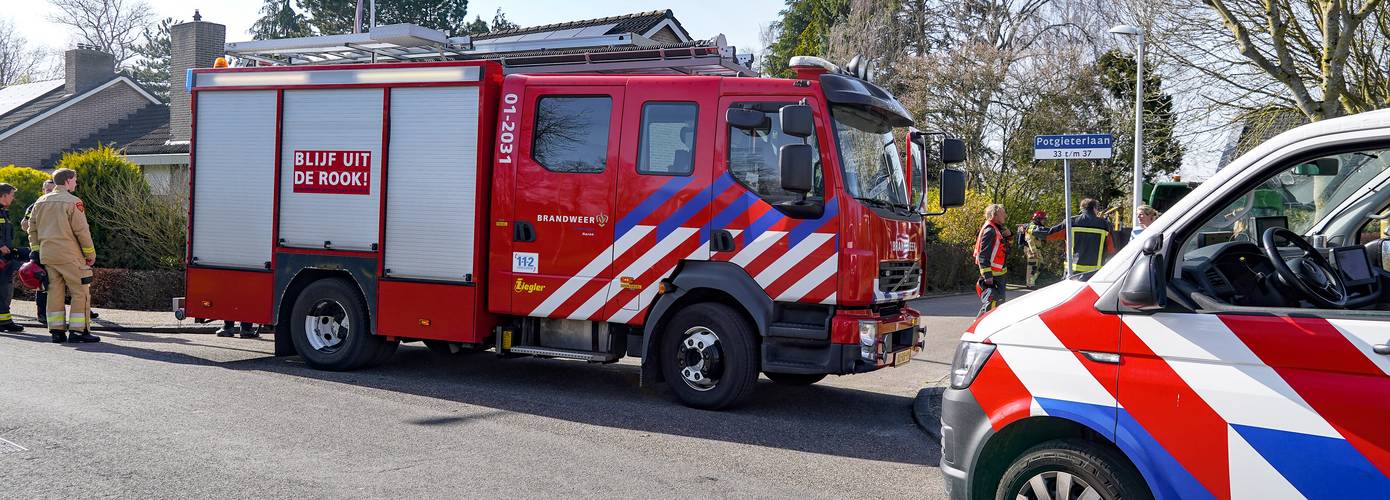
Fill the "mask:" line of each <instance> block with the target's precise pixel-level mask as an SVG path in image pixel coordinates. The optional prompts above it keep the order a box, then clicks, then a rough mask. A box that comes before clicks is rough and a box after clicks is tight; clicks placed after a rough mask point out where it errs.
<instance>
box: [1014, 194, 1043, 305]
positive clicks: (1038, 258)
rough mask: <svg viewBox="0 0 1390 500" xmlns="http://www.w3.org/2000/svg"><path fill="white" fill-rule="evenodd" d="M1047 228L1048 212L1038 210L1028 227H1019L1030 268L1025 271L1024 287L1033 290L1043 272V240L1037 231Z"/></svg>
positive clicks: (1024, 255) (1024, 253)
mask: <svg viewBox="0 0 1390 500" xmlns="http://www.w3.org/2000/svg"><path fill="white" fill-rule="evenodd" d="M1046 227H1047V212H1044V211H1042V210H1038V211H1036V212H1033V220H1031V221H1028V224H1027V225H1024V226H1018V232H1019V233H1022V236H1023V238H1022V240H1023V257H1024V258H1025V259H1026V260H1027V261H1028V268H1027V269H1024V274H1023V283H1024V286H1026V287H1028V289H1029V290H1032V289H1033V287H1034V286H1037V284H1038V274H1039V273H1041V272H1042V243H1043V242H1042V238H1039V237H1038V235H1037V234H1035V231H1040V230H1042V229H1044V228H1046Z"/></svg>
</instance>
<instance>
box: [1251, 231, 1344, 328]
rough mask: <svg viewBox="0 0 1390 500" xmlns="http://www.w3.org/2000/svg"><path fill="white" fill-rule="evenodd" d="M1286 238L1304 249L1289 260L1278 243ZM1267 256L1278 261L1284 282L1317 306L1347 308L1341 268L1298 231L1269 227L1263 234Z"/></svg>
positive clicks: (1279, 272) (1275, 266)
mask: <svg viewBox="0 0 1390 500" xmlns="http://www.w3.org/2000/svg"><path fill="white" fill-rule="evenodd" d="M1279 240H1283V241H1287V242H1289V243H1293V246H1295V247H1297V248H1298V249H1299V250H1302V251H1303V255H1300V256H1298V257H1294V258H1293V259H1291V260H1289V261H1285V260H1284V256H1283V255H1281V254H1280V253H1279V247H1278V246H1276V245H1275V244H1274V243H1275V242H1276V241H1279ZM1260 241H1261V243H1264V247H1263V250H1264V253H1265V257H1267V258H1269V261H1270V262H1271V263H1273V264H1274V272H1275V274H1278V275H1279V280H1280V281H1283V282H1284V284H1286V285H1288V286H1290V287H1293V288H1295V289H1297V290H1298V291H1299V292H1301V293H1303V296H1304V297H1305V298H1307V299H1308V301H1309V302H1312V303H1313V304H1314V305H1316V306H1318V307H1322V308H1326V309H1346V307H1347V287H1346V284H1345V283H1344V280H1343V279H1342V274H1341V272H1340V271H1338V270H1336V269H1333V268H1332V265H1331V264H1329V263H1328V262H1327V258H1325V257H1323V256H1322V253H1321V252H1319V251H1318V250H1317V249H1316V248H1313V245H1311V244H1309V243H1308V241H1307V240H1305V239H1303V238H1302V237H1300V236H1299V235H1298V234H1297V233H1294V232H1293V231H1290V230H1288V229H1284V228H1282V227H1271V228H1269V229H1266V230H1265V232H1264V234H1263V235H1261V237H1260Z"/></svg>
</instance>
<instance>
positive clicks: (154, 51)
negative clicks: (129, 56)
mask: <svg viewBox="0 0 1390 500" xmlns="http://www.w3.org/2000/svg"><path fill="white" fill-rule="evenodd" d="M182 22H183V21H175V20H174V19H173V18H171V17H166V18H164V20H162V21H159V23H158V24H155V25H154V26H146V27H145V30H144V43H142V44H140V45H136V46H135V48H134V49H133V50H134V51H135V55H136V56H139V59H138V60H137V61H136V62H135V67H134V68H133V69H131V71H130V73H131V75H130V76H131V77H132V78H134V79H135V81H136V82H139V83H140V85H141V86H142V87H145V89H146V90H149V91H150V93H152V94H154V95H155V97H158V98H159V100H161V101H164V102H169V65H170V59H171V58H172V57H173V45H172V43H171V42H170V41H169V27H170V26H173V25H175V24H179V23H182ZM151 28H153V29H151Z"/></svg>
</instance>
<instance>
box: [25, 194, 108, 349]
mask: <svg viewBox="0 0 1390 500" xmlns="http://www.w3.org/2000/svg"><path fill="white" fill-rule="evenodd" d="M54 186H55V184H53V179H49V180H46V181H43V194H48V193H52V192H53V187H54ZM39 196H40V197H42V196H43V195H39ZM33 215H34V204H32V203H31V204H29V207H28V208H25V209H24V218H23V219H21V220H20V221H19V228H20V229H22V230H24V232H25V233H28V232H29V219H30V218H31V217H33ZM30 245H33V242H30ZM41 258H42V252H38V251H33V252H30V253H29V259H30V260H32V261H34V262H36V263H38V264H39V265H43V262H42V261H41V260H40V259H41ZM63 303H64V304H71V303H72V297H63ZM34 306H35V308H37V309H38V314H37V315H36V316H37V319H38V320H39V323H43V326H48V316H47V315H46V314H45V311H46V310H47V309H48V281H47V280H45V281H44V282H43V284H42V285H41V286H40V287H39V288H37V289H36V290H35V291H34ZM87 311H88V312H89V313H90V316H91V319H97V318H98V317H100V315H99V314H97V312H96V310H95V309H92V308H91V307H88V308H87Z"/></svg>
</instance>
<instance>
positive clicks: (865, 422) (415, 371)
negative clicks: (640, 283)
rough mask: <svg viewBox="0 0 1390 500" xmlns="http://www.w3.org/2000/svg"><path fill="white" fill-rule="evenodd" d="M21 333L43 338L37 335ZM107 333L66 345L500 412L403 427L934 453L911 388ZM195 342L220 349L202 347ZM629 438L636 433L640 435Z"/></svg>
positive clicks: (916, 455)
mask: <svg viewBox="0 0 1390 500" xmlns="http://www.w3.org/2000/svg"><path fill="white" fill-rule="evenodd" d="M28 336H29V337H31V338H33V339H35V340H43V341H47V337H46V336H45V337H43V338H42V339H40V338H39V337H35V336H33V335H28ZM113 336H114V337H115V338H118V339H120V340H121V341H122V342H101V343H98V344H86V345H81V346H77V347H75V349H78V350H81V351H89V352H94V353H95V352H99V353H108V354H117V355H124V356H131V357H135V358H139V359H144V360H150V361H157V362H164V363H178V364H189V365H199V366H218V367H222V368H226V369H230V370H242V371H262V372H269V373H276V374H281V375H289V376H294V377H301V378H305V379H312V380H318V381H329V382H335V383H341V384H349V385H354V386H359V387H368V388H373V389H380V390H385V391H392V392H399V393H405V394H412V395H416V396H422V397H429V398H436V399H441V400H447V401H453V402H457V403H463V404H469V405H477V406H482V407H487V408H493V409H496V410H501V411H499V412H496V413H497V414H486V413H485V414H483V415H479V416H472V417H457V418H454V417H451V418H443V419H427V420H418V419H417V420H401V421H399V423H403V424H409V425H425V426H452V425H465V424H467V423H468V421H471V420H477V419H483V418H497V417H498V416H501V415H502V412H517V413H525V414H529V415H536V416H542V417H547V418H554V419H559V420H565V421H570V422H576V423H582V424H588V425H597V426H605V427H614V428H621V429H628V430H632V431H638V432H651V433H661V434H669V435H679V436H686V437H694V438H701V439H712V440H717V441H725V442H733V443H742V444H750V445H756V446H766V447H772V448H779V449H785V450H793V451H800V452H807V453H818V454H825V455H835V456H845V457H853V458H860V459H867V460H878V461H884V462H895V463H902V464H913V465H930V466H935V465H936V464H937V463H938V462H939V461H940V457H941V455H940V448H939V446H938V445H937V444H935V443H933V442H932V441H931V440H930V439H928V438H927V436H926V435H925V434H923V433H922V432H921V431H919V430H918V429H917V428H916V427H915V425H914V424H913V422H912V417H911V408H912V398H911V397H903V396H896V395H890V394H882V393H876V392H870V391H862V390H857V389H849V388H841V387H832V386H827V385H815V386H809V387H788V386H778V385H775V384H773V383H772V382H770V381H767V380H762V381H761V382H760V383H759V385H758V387H757V389H756V393H755V395H754V397H753V398H752V399H751V400H750V401H749V403H748V404H746V405H744V406H742V407H739V408H737V409H734V410H730V411H722V412H712V411H702V410H695V409H691V408H686V407H684V406H681V405H680V404H679V403H678V402H676V400H675V398H674V396H673V395H671V394H670V393H669V390H668V389H666V388H665V387H661V386H658V387H659V388H658V389H642V388H639V387H638V379H639V368H638V367H637V366H634V365H624V364H613V365H588V364H583V363H577V362H571V361H558V360H544V359H534V358H521V359H500V358H498V357H496V356H495V355H493V354H492V353H474V354H463V355H455V356H445V355H439V354H435V353H432V352H430V351H429V350H427V349H424V348H422V347H415V346H409V345H403V346H402V347H401V349H400V350H399V351H398V352H397V353H396V355H395V356H394V357H393V358H392V359H391V360H390V361H389V362H387V363H385V364H383V365H379V366H377V367H374V368H370V369H365V370H359V371H355V372H325V371H318V370H313V369H310V368H308V367H307V366H305V365H304V364H303V361H302V360H300V358H298V357H286V358H276V357H271V356H269V355H266V356H264V357H258V358H252V359H245V360H239V361H230V362H218V361H212V360H208V359H204V358H200V357H197V356H192V355H189V354H184V353H180V352H170V351H164V350H156V349H146V348H142V347H135V346H132V345H128V344H126V343H125V342H126V341H135V342H152V343H164V344H168V343H175V344H191V343H192V344H196V342H191V341H188V340H185V339H175V340H172V341H171V340H168V339H167V337H159V336H153V335H143V334H138V333H129V332H122V333H119V334H115V335H113ZM15 337H16V338H18V337H21V336H19V335H17V336H15ZM268 340H269V339H261V340H259V341H268ZM200 347H205V348H217V349H222V348H223V347H221V346H212V345H206V344H200ZM227 349H234V350H245V349H235V348H227ZM251 352H257V353H260V354H264V351H251ZM390 418H391V417H390V416H389V415H385V416H383V419H386V420H389V419H390ZM632 438H633V439H641V437H640V435H633V437H632Z"/></svg>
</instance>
